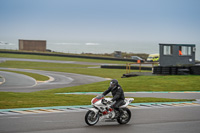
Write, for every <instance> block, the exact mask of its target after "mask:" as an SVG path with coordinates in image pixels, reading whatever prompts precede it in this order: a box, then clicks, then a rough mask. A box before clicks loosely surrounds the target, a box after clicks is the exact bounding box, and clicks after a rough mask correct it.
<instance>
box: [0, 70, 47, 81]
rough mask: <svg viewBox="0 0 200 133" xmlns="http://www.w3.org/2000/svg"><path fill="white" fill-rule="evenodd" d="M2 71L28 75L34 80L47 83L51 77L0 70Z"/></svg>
mask: <svg viewBox="0 0 200 133" xmlns="http://www.w3.org/2000/svg"><path fill="white" fill-rule="evenodd" d="M0 71H7V72H14V73H19V74H24V75H27V76H30V77H32V78H34V79H35V80H37V81H46V80H49V77H47V76H44V75H40V74H36V73H29V72H20V71H11V70H3V69H0Z"/></svg>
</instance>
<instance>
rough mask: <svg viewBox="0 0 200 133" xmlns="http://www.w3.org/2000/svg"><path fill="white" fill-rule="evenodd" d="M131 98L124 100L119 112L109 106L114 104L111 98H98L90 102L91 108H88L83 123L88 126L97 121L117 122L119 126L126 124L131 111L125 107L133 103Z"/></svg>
mask: <svg viewBox="0 0 200 133" xmlns="http://www.w3.org/2000/svg"><path fill="white" fill-rule="evenodd" d="M133 100H134V99H133V98H125V100H124V102H123V103H122V105H121V106H120V107H119V111H117V110H115V109H113V108H112V107H111V106H112V105H114V104H115V102H111V98H104V97H101V98H99V97H98V96H97V97H95V98H93V99H92V100H91V104H92V106H93V108H90V109H89V110H88V111H87V113H86V115H85V122H86V123H87V124H88V125H89V126H93V125H95V124H96V123H97V122H98V121H105V122H115V121H116V120H117V122H118V123H119V124H126V123H128V122H129V121H130V119H131V111H130V110H129V109H128V108H127V106H128V105H129V104H130V103H131V102H132V101H133Z"/></svg>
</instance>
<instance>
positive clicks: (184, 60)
mask: <svg viewBox="0 0 200 133" xmlns="http://www.w3.org/2000/svg"><path fill="white" fill-rule="evenodd" d="M164 46H171V47H172V49H171V54H169V55H164ZM180 46H186V47H191V55H179V48H180ZM159 47H160V66H181V65H194V64H195V51H194V50H193V49H194V48H195V44H159Z"/></svg>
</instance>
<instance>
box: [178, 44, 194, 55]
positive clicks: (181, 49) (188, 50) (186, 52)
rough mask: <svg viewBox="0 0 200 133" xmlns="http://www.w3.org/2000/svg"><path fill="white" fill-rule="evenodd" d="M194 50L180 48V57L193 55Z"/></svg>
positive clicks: (186, 47)
mask: <svg viewBox="0 0 200 133" xmlns="http://www.w3.org/2000/svg"><path fill="white" fill-rule="evenodd" d="M191 51H192V49H191V47H190V46H180V47H179V55H191V54H192V52H191Z"/></svg>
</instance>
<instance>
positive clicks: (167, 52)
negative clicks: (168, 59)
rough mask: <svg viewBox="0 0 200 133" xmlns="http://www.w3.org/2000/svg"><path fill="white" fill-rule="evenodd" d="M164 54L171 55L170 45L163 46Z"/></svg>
mask: <svg viewBox="0 0 200 133" xmlns="http://www.w3.org/2000/svg"><path fill="white" fill-rule="evenodd" d="M163 54H164V55H172V46H164V52H163Z"/></svg>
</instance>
